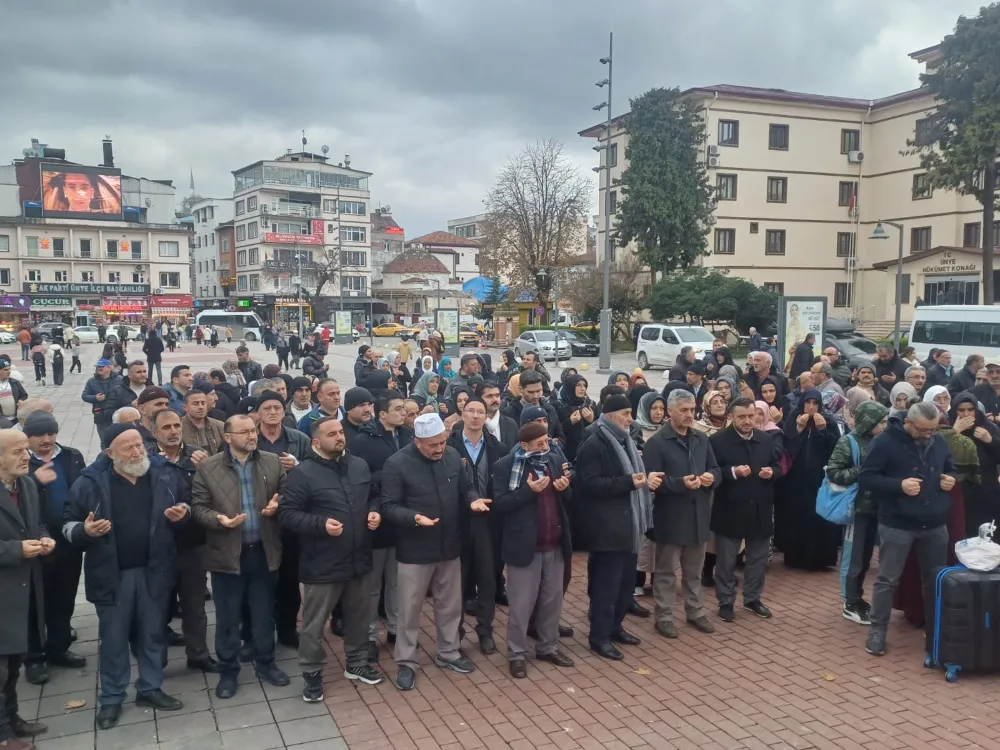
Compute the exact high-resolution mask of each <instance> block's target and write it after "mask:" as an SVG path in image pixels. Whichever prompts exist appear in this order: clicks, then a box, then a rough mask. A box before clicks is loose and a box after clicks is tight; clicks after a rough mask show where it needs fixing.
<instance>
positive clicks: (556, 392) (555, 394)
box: [552, 367, 579, 401]
mask: <svg viewBox="0 0 1000 750" xmlns="http://www.w3.org/2000/svg"><path fill="white" fill-rule="evenodd" d="M578 374H579V371H578V370H577V369H576V368H575V367H564V368H563V371H562V372H561V373H559V382H558V383H556V387H555V388H553V389H552V400H553V401H556V400H558V399H560V398H562V389H563V386H564V385H565V384H566V378H568V377H570V376H571V375H578Z"/></svg>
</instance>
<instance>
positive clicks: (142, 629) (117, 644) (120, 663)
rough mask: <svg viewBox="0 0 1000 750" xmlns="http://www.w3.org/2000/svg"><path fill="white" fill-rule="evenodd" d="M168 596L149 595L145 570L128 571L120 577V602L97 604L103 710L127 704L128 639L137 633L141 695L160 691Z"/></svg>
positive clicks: (137, 687)
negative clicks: (164, 613) (164, 616)
mask: <svg viewBox="0 0 1000 750" xmlns="http://www.w3.org/2000/svg"><path fill="white" fill-rule="evenodd" d="M166 596H167V592H165V591H164V592H156V591H150V590H149V586H148V585H147V580H146V568H129V569H127V570H122V571H119V573H118V601H117V603H116V604H98V605H97V620H98V634H99V635H100V639H101V652H100V655H99V670H100V675H101V689H100V694H99V695H98V703H99V704H100V705H101V706H120V705H121V704H122V703H124V702H125V691H126V690H127V689H128V683H129V679H130V677H131V672H132V665H131V661H130V657H129V637H130V635H131V634H132V633H133V632H135V634H136V645H137V653H136V660H137V661H138V662H139V679H138V680H137V681H136V683H135V688H136V691H137V692H138V693H139V694H140V695H145V694H147V693H151V692H153V691H154V690H159V689H160V687H161V685H162V684H163V661H164V657H165V650H166V645H165V644H164V640H163V636H164V631H163V612H164V610H165V608H166Z"/></svg>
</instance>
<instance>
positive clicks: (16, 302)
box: [0, 295, 29, 312]
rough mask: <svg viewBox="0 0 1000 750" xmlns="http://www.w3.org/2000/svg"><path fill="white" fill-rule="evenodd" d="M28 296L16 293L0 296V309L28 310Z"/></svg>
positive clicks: (4, 310)
mask: <svg viewBox="0 0 1000 750" xmlns="http://www.w3.org/2000/svg"><path fill="white" fill-rule="evenodd" d="M28 304H29V303H28V298H27V297H24V296H18V295H5V296H0V311H2V312H28Z"/></svg>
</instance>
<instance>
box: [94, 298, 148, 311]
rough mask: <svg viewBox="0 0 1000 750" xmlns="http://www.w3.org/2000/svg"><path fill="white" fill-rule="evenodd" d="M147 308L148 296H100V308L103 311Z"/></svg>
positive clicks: (142, 309)
mask: <svg viewBox="0 0 1000 750" xmlns="http://www.w3.org/2000/svg"><path fill="white" fill-rule="evenodd" d="M148 308H149V298H148V297H101V309H102V310H103V311H104V312H125V313H128V312H136V313H139V312H146V310H147V309H148Z"/></svg>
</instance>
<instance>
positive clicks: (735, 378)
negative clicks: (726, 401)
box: [719, 365, 755, 403]
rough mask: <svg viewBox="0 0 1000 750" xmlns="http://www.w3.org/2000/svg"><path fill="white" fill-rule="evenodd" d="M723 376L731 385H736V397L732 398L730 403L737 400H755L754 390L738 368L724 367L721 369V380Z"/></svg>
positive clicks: (732, 366) (733, 366)
mask: <svg viewBox="0 0 1000 750" xmlns="http://www.w3.org/2000/svg"><path fill="white" fill-rule="evenodd" d="M723 376H725V377H726V380H728V381H730V383H735V384H736V390H735V391H734V393H735V394H736V395H735V396H734V397H733V398H732V400H731V401H730V403H732V401H735V400H736V399H737V398H748V399H750V400H751V401H753V400H754V398H755V397H754V393H753V388H751V387H750V386H749V385H748V384H747V382H746V381H745V380H743V373H742V371H741V370H740V369H739V368H738V367H736V366H735V365H723V366H722V367H720V368H719V377H720V378H721V377H723Z"/></svg>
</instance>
